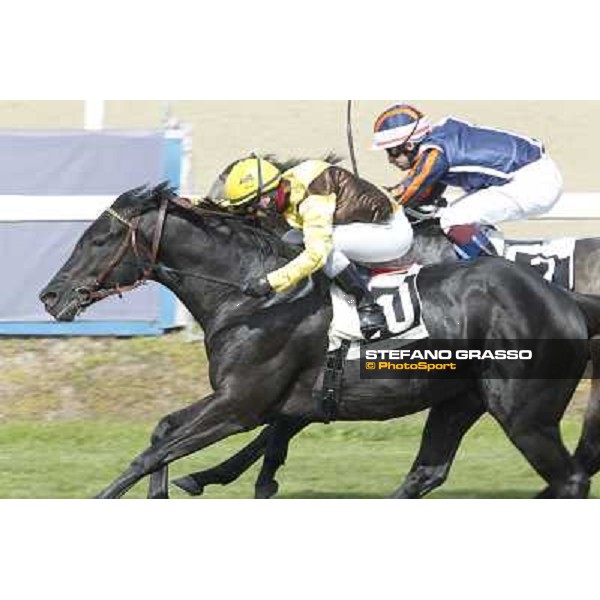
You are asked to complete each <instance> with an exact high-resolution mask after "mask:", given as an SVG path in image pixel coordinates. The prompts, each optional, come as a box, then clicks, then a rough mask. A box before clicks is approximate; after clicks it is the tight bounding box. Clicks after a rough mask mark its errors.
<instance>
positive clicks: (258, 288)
mask: <svg viewBox="0 0 600 600" xmlns="http://www.w3.org/2000/svg"><path fill="white" fill-rule="evenodd" d="M242 292H243V293H244V294H246V295H247V296H252V297H253V298H263V297H264V296H270V295H271V294H273V293H274V290H273V288H272V287H271V284H270V283H269V280H268V279H267V278H266V277H252V278H251V279H248V280H247V281H245V282H244V283H243V284H242Z"/></svg>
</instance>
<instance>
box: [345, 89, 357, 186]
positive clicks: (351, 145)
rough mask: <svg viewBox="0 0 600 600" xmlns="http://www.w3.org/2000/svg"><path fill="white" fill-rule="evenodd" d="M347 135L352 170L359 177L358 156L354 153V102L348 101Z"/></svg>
mask: <svg viewBox="0 0 600 600" xmlns="http://www.w3.org/2000/svg"><path fill="white" fill-rule="evenodd" d="M346 134H347V136H348V149H349V150H350V161H351V162H352V170H353V171H354V174H355V175H356V176H357V177H358V176H359V175H358V164H357V163H356V154H355V153H354V136H353V135H352V100H348V107H347V110H346Z"/></svg>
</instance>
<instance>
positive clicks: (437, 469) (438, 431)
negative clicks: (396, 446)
mask: <svg viewBox="0 0 600 600" xmlns="http://www.w3.org/2000/svg"><path fill="white" fill-rule="evenodd" d="M484 412H485V407H484V404H483V401H482V400H481V399H480V398H479V397H478V396H477V395H475V394H471V395H466V396H464V397H462V398H459V399H453V400H449V401H446V402H444V403H443V404H440V405H436V406H433V407H432V408H431V410H430V411H429V416H428V417H427V422H426V424H425V429H424V431H423V436H422V438H421V447H420V449H419V454H418V455H417V458H416V459H415V462H414V464H413V466H412V468H411V470H410V472H409V474H408V475H407V476H406V479H405V480H404V482H403V483H402V485H401V486H400V487H399V488H398V489H397V490H396V491H395V492H394V494H393V495H392V496H391V497H392V498H421V497H423V496H425V495H426V494H428V493H429V492H431V491H432V490H434V489H435V488H437V487H439V486H440V485H442V484H443V483H444V481H446V478H447V477H448V473H449V472H450V468H451V466H452V463H453V461H454V457H455V455H456V451H457V450H458V447H459V445H460V442H461V440H462V439H463V437H464V435H465V434H466V433H467V431H468V430H469V429H470V428H471V427H472V426H473V425H474V423H475V422H476V421H477V420H478V419H479V417H481V415H482V414H483V413H484Z"/></svg>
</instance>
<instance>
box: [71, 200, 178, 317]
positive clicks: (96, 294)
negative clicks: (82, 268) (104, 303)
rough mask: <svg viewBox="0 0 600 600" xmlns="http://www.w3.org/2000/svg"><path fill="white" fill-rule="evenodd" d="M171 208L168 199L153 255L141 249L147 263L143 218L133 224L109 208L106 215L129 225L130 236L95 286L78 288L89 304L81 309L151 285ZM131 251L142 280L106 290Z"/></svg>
mask: <svg viewBox="0 0 600 600" xmlns="http://www.w3.org/2000/svg"><path fill="white" fill-rule="evenodd" d="M168 204H169V199H168V198H164V199H163V200H162V202H161V204H160V208H159V210H158V218H157V220H156V225H155V227H154V234H153V236H152V247H151V249H150V251H148V249H147V248H146V247H145V246H142V247H141V248H142V250H143V252H144V253H145V254H146V259H144V257H143V256H142V250H141V249H140V246H139V243H138V227H139V224H140V221H141V220H142V216H141V215H137V216H135V217H133V218H132V219H131V220H127V219H126V218H125V217H123V216H122V215H120V214H119V213H118V212H117V211H116V210H114V209H113V208H107V209H106V210H105V211H104V213H105V214H107V215H108V216H110V217H112V218H113V219H115V220H117V221H118V222H119V223H122V224H123V225H125V226H126V227H127V232H126V234H125V237H124V238H123V241H122V242H121V244H120V246H119V248H118V249H117V252H116V253H115V255H114V256H113V258H112V259H111V260H110V261H109V263H108V265H107V266H106V267H105V268H104V269H103V270H102V272H101V273H100V275H98V277H96V279H95V280H94V282H93V283H92V285H91V286H90V287H85V286H84V287H80V288H77V290H76V292H77V293H78V294H79V296H82V297H84V298H85V304H82V306H81V308H83V307H85V306H86V305H87V304H91V303H92V302H97V301H99V300H103V299H104V298H108V297H109V296H114V295H115V294H117V295H119V296H121V295H122V294H123V293H124V292H129V291H131V290H134V289H136V288H138V287H140V286H141V285H143V284H145V283H146V282H147V281H148V278H149V277H150V275H151V274H152V272H153V271H154V269H155V268H156V266H157V264H158V262H157V260H158V251H159V248H160V240H161V238H162V233H163V230H164V226H165V219H166V216H167V206H168ZM130 248H131V249H132V250H133V253H134V255H135V257H136V260H137V263H136V266H137V267H138V268H139V271H140V273H141V276H140V277H139V278H138V279H137V280H136V281H134V282H133V283H132V284H129V285H120V284H119V283H116V284H115V285H114V286H112V287H109V288H103V287H102V286H103V285H104V283H105V282H106V280H107V279H108V278H109V276H110V275H111V273H112V272H113V271H114V270H115V269H116V268H117V266H118V265H119V264H121V262H122V261H123V258H124V256H125V254H126V253H127V251H128V250H129V249H130Z"/></svg>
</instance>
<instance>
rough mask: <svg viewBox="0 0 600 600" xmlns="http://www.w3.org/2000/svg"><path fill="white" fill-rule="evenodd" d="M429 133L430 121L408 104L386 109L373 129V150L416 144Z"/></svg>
mask: <svg viewBox="0 0 600 600" xmlns="http://www.w3.org/2000/svg"><path fill="white" fill-rule="evenodd" d="M430 131H431V121H430V120H429V119H428V118H427V117H426V116H425V115H424V114H423V113H422V112H421V111H420V110H418V109H416V108H415V107H414V106H410V105H409V104H395V105H394V106H392V107H390V108H388V109H386V110H385V111H384V112H383V113H381V115H379V117H377V119H376V121H375V125H374V127H373V135H374V137H373V146H372V148H373V150H387V149H388V148H395V147H397V146H403V145H404V144H407V143H408V142H413V143H418V142H420V141H421V140H422V139H423V138H424V137H425V136H426V135H427V134H428V133H429V132H430Z"/></svg>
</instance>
